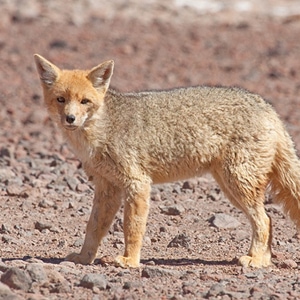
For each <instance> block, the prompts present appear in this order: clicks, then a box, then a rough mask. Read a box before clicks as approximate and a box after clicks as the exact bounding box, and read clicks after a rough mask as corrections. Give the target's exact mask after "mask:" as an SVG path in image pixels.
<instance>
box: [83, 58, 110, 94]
mask: <svg viewBox="0 0 300 300" xmlns="http://www.w3.org/2000/svg"><path fill="white" fill-rule="evenodd" d="M113 70H114V61H113V60H108V61H106V62H104V63H102V64H100V65H98V66H97V67H95V68H93V69H92V70H91V71H90V72H89V74H88V79H89V80H90V81H91V82H92V84H93V86H94V88H95V89H97V90H98V91H100V90H103V91H104V92H106V90H107V89H108V87H109V83H110V79H111V76H112V74H113Z"/></svg>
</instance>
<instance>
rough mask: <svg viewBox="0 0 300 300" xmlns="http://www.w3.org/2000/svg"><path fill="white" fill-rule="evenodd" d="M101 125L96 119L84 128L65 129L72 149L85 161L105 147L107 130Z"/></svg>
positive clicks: (65, 134)
mask: <svg viewBox="0 0 300 300" xmlns="http://www.w3.org/2000/svg"><path fill="white" fill-rule="evenodd" d="M101 125H102V124H101V122H99V121H98V122H97V120H94V121H93V122H89V124H88V125H87V126H85V127H84V128H79V129H77V130H75V131H67V130H64V136H65V137H66V139H67V141H68V143H69V144H70V146H71V147H72V150H73V151H74V152H75V154H76V156H77V157H78V158H79V159H80V160H81V161H82V162H83V163H84V162H85V161H88V160H90V159H92V158H93V157H94V156H95V154H96V152H97V153H98V154H99V150H100V149H101V148H103V147H104V144H105V139H106V138H105V130H103V128H102V127H103V126H101ZM100 152H101V151H100Z"/></svg>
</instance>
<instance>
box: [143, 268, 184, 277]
mask: <svg viewBox="0 0 300 300" xmlns="http://www.w3.org/2000/svg"><path fill="white" fill-rule="evenodd" d="M180 275H181V273H180V272H179V271H176V270H170V269H163V268H157V267H154V268H153V267H146V268H144V269H143V270H142V277H146V278H154V277H165V276H176V277H177V276H180Z"/></svg>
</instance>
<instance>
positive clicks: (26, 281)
mask: <svg viewBox="0 0 300 300" xmlns="http://www.w3.org/2000/svg"><path fill="white" fill-rule="evenodd" d="M1 281H2V282H3V283H5V284H6V285H8V286H9V287H10V288H13V289H16V290H23V291H26V292H27V291H28V290H29V289H30V287H31V283H32V279H31V278H30V276H29V274H28V273H27V272H26V271H23V270H21V269H19V268H16V267H12V268H10V269H8V270H7V271H6V272H5V273H3V274H2V276H1Z"/></svg>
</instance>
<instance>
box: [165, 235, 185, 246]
mask: <svg viewBox="0 0 300 300" xmlns="http://www.w3.org/2000/svg"><path fill="white" fill-rule="evenodd" d="M190 241H191V239H190V238H189V237H188V236H187V235H186V234H185V233H181V234H178V235H176V236H175V237H174V238H173V240H172V241H171V242H170V243H169V244H168V246H167V247H168V248H171V247H176V248H178V247H180V246H181V247H185V248H189V246H190Z"/></svg>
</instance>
